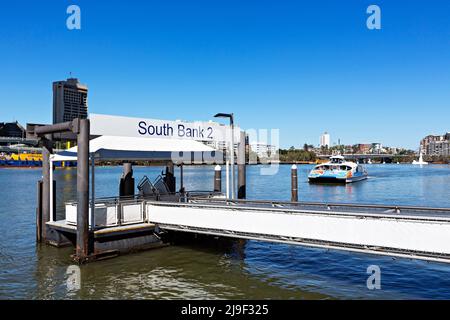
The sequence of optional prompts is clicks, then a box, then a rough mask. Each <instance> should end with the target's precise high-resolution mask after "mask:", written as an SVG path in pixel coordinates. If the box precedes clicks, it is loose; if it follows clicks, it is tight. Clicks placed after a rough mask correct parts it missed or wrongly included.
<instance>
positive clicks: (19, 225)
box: [0, 164, 450, 299]
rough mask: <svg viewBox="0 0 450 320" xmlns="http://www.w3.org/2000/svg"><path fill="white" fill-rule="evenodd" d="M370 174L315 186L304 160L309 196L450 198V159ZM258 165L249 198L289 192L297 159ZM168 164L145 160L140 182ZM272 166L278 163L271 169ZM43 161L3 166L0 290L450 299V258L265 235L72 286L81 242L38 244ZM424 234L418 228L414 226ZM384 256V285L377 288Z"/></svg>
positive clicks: (99, 270) (102, 184)
mask: <svg viewBox="0 0 450 320" xmlns="http://www.w3.org/2000/svg"><path fill="white" fill-rule="evenodd" d="M367 168H368V170H369V176H370V178H369V179H368V180H366V181H362V182H358V183H355V184H351V185H347V186H336V185H310V184H308V182H307V179H306V177H307V173H308V171H309V170H310V169H311V166H308V165H304V166H299V197H300V200H305V201H327V202H349V203H377V204H390V205H391V204H399V205H419V206H437V207H450V166H448V165H428V166H424V167H417V166H412V165H394V164H386V165H369V166H368V167H367ZM262 169H264V168H263V167H262V166H249V167H248V169H247V170H248V172H247V177H248V178H247V197H248V198H249V199H273V200H289V197H290V166H289V165H280V166H279V168H278V169H277V171H276V172H275V174H274V175H262V174H261V171H262ZM121 170H122V169H121V168H120V167H99V168H97V169H96V195H97V196H99V197H101V196H113V195H117V193H118V180H119V177H120V174H121ZM161 170H162V168H155V167H152V168H145V167H135V168H134V176H135V178H136V181H139V179H140V178H141V177H143V176H144V175H147V176H149V177H150V178H155V177H156V176H157V175H158V174H159V173H160V172H161ZM269 171H270V170H269ZM213 174H214V171H213V168H212V167H209V166H205V167H185V179H184V180H185V185H186V189H187V190H211V189H212V187H213ZM40 175H41V170H40V169H5V168H3V169H2V168H0V299H36V298H38V299H134V298H144V299H184V298H190V299H266V298H267V299H347V298H351V299H364V298H376V299H379V298H386V299H405V298H419V299H421V298H425V299H430V298H431V299H435V298H440V299H443V298H445V299H450V265H446V264H441V263H430V262H424V261H417V260H408V259H397V258H391V257H380V256H373V255H367V254H360V253H347V252H340V251H329V250H324V249H311V248H302V247H299V246H291V245H283V244H271V243H263V242H258V241H235V242H232V243H231V244H229V245H226V246H219V245H217V244H214V243H210V244H185V245H180V246H169V247H165V248H161V249H155V250H150V251H146V252H141V253H136V254H131V255H126V256H121V257H118V258H115V259H110V260H105V261H101V262H97V263H92V264H88V265H84V266H81V268H80V270H79V271H80V275H81V277H80V287H79V288H78V287H76V286H73V285H68V280H70V276H69V275H68V274H69V272H68V270H72V269H70V268H73V264H72V261H71V260H70V258H69V256H70V254H71V253H72V251H73V248H63V249H56V248H53V247H48V246H45V245H36V243H35V223H34V222H35V206H36V204H35V202H36V181H37V180H38V179H39V178H40ZM55 179H56V180H57V194H58V200H57V201H58V205H57V207H58V208H57V215H58V217H59V218H62V217H63V216H64V215H63V210H62V208H63V207H62V204H63V202H64V201H67V200H71V199H73V198H74V196H75V182H76V169H58V170H56V172H55ZM411 236H414V235H411ZM370 265H378V266H379V267H380V270H381V289H380V290H369V289H368V288H367V285H366V281H367V278H368V276H369V275H368V274H367V268H368V266H370Z"/></svg>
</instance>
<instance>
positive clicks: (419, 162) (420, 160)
mask: <svg viewBox="0 0 450 320" xmlns="http://www.w3.org/2000/svg"><path fill="white" fill-rule="evenodd" d="M412 164H419V165H424V164H428V162H426V161H423V154H422V150H420V156H419V161H416V160H413V162H412Z"/></svg>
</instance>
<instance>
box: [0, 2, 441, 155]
mask: <svg viewBox="0 0 450 320" xmlns="http://www.w3.org/2000/svg"><path fill="white" fill-rule="evenodd" d="M70 4H77V5H79V6H80V8H81V30H72V31H70V30H68V29H67V28H66V18H67V17H68V15H67V14H66V8H67V7H68V6H69V5H70ZM370 4H377V5H379V6H380V8H381V23H382V29H381V30H369V29H367V27H366V19H367V17H368V14H366V8H367V7H368V6H369V5H370ZM449 14H450V1H444V0H443V1H422V0H421V1H401V0H397V1H375V0H371V1H364V0H353V1H351V0H346V1H342V0H341V1H337V0H336V1H244V0H241V1H233V0H227V1H222V0H214V1H213V0H209V1H162V0H161V1H137V0H136V1H82V0H71V1H45V2H44V1H8V2H3V3H2V4H1V5H0V40H1V41H0V88H1V89H0V98H1V101H0V121H11V120H18V121H19V122H21V123H26V122H50V121H51V119H52V115H51V112H52V90H51V83H52V81H55V80H62V79H65V78H67V77H68V76H69V72H72V74H73V76H76V77H78V78H79V79H80V80H81V82H83V83H86V84H87V85H88V86H89V90H90V91H89V109H90V112H95V113H106V114H116V115H124V116H142V117H148V118H161V119H184V120H209V119H210V118H211V116H212V115H213V114H214V113H216V112H234V113H235V115H236V120H237V122H238V123H239V124H240V125H241V127H243V128H279V129H280V139H281V145H282V146H283V147H289V146H291V145H294V146H302V145H303V143H304V142H308V143H311V144H314V145H316V144H318V142H319V135H320V134H321V133H322V132H323V131H328V132H330V133H331V140H332V141H333V142H337V139H338V138H340V139H341V142H342V143H346V144H353V143H358V142H361V143H363V142H382V143H383V144H385V145H392V146H404V147H409V148H417V147H418V143H419V140H420V139H421V138H422V137H423V136H425V135H427V134H430V133H437V134H441V133H444V132H445V131H450V121H449V120H450V19H449Z"/></svg>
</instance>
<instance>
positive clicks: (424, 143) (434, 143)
mask: <svg viewBox="0 0 450 320" xmlns="http://www.w3.org/2000/svg"><path fill="white" fill-rule="evenodd" d="M420 149H421V152H422V153H424V154H425V155H427V156H446V157H448V156H450V133H448V132H447V133H445V134H444V135H442V136H437V135H428V136H426V137H425V138H423V139H422V140H421V141H420Z"/></svg>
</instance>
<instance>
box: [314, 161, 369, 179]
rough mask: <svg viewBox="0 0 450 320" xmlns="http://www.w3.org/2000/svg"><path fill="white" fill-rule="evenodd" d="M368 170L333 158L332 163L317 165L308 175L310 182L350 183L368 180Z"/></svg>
mask: <svg viewBox="0 0 450 320" xmlns="http://www.w3.org/2000/svg"><path fill="white" fill-rule="evenodd" d="M367 175H368V174H367V170H366V169H365V168H364V167H363V166H362V165H360V164H356V163H354V162H350V161H346V160H345V159H344V157H343V156H332V157H330V161H328V162H326V163H322V164H319V165H316V166H315V167H314V169H312V170H311V172H310V173H309V175H308V180H309V182H334V183H350V182H356V181H361V180H364V179H367Z"/></svg>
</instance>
